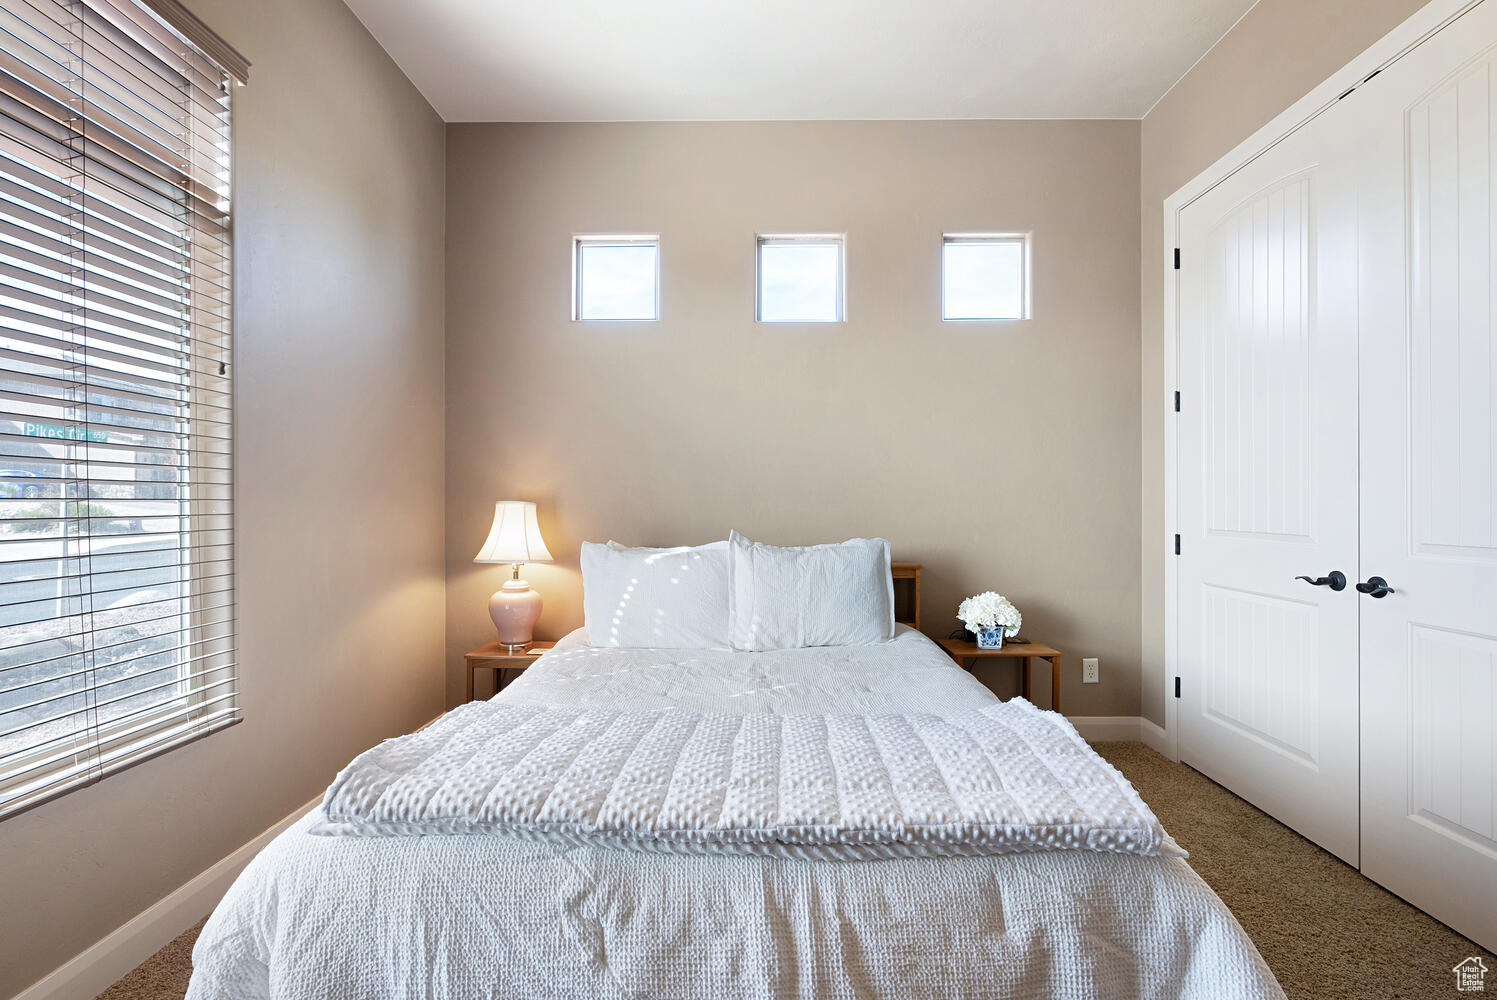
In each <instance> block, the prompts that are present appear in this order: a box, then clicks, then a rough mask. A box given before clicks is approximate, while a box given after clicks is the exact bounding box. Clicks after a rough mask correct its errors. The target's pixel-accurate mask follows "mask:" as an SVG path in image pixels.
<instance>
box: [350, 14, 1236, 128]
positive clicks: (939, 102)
mask: <svg viewBox="0 0 1497 1000" xmlns="http://www.w3.org/2000/svg"><path fill="white" fill-rule="evenodd" d="M345 2H346V3H347V4H348V6H349V7H351V8H352V9H353V11H354V13H355V14H357V15H358V17H359V18H360V20H362V21H363V22H364V24H365V25H366V26H367V27H368V28H369V30H370V32H372V33H373V35H374V37H375V38H376V39H378V40H379V43H380V44H381V45H383V46H384V47H385V49H386V50H387V51H388V52H389V53H390V55H391V56H393V57H394V59H395V61H396V62H397V63H398V64H399V65H400V68H401V69H402V70H404V71H405V73H406V75H407V76H409V77H410V78H411V80H412V82H414V83H415V84H416V86H417V87H419V88H420V90H421V92H422V94H424V95H425V96H426V99H427V100H428V101H430V102H431V104H432V106H433V107H435V108H436V109H437V111H438V113H440V114H441V115H442V117H443V118H445V119H446V120H447V121H712V120H720V121H735V120H770V119H798V118H811V119H816V118H824V119H860V118H1138V117H1140V116H1142V115H1143V114H1144V112H1146V111H1147V110H1148V109H1149V108H1150V107H1151V106H1152V105H1153V104H1154V102H1155V101H1157V100H1158V99H1159V98H1160V97H1161V96H1163V94H1164V93H1165V92H1166V91H1167V90H1168V89H1169V88H1170V87H1171V86H1172V85H1173V84H1174V82H1175V81H1176V80H1178V79H1179V78H1180V77H1181V76H1182V75H1184V73H1185V72H1186V70H1188V69H1189V68H1190V67H1191V66H1192V65H1193V64H1194V63H1195V61H1196V60H1197V59H1199V58H1200V57H1201V55H1202V54H1204V53H1205V52H1206V50H1207V49H1209V48H1210V47H1211V46H1212V45H1213V44H1214V43H1215V42H1216V40H1217V39H1218V38H1220V37H1221V36H1222V35H1224V34H1225V33H1226V32H1227V30H1228V29H1229V28H1231V26H1232V25H1233V24H1235V23H1236V21H1237V19H1238V18H1239V17H1241V16H1242V14H1243V13H1244V12H1245V11H1246V10H1247V9H1248V8H1249V7H1251V6H1252V2H1253V0H734V2H731V3H725V2H722V0H345Z"/></svg>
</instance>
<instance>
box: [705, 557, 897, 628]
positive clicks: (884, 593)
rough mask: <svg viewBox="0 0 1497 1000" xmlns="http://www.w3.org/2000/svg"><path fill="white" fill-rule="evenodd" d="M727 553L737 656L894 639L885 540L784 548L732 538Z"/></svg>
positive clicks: (891, 583) (730, 615)
mask: <svg viewBox="0 0 1497 1000" xmlns="http://www.w3.org/2000/svg"><path fill="white" fill-rule="evenodd" d="M728 551H729V553H730V556H731V561H732V573H733V583H732V587H731V588H730V589H729V591H728V622H729V635H730V637H731V638H732V641H733V648H734V649H743V650H753V651H758V650H765V649H794V648H798V647H801V646H866V645H869V644H871V643H876V642H887V641H888V640H890V639H892V638H894V580H893V578H892V576H891V575H890V573H889V543H888V542H887V541H885V540H884V539H882V538H854V539H851V540H850V541H846V542H841V543H840V544H837V545H806V546H801V547H796V548H780V547H778V546H774V545H763V544H760V543H758V542H751V541H749V540H748V539H747V538H744V537H743V536H742V535H740V534H739V533H738V532H736V531H735V532H733V533H732V535H730V536H729V538H728Z"/></svg>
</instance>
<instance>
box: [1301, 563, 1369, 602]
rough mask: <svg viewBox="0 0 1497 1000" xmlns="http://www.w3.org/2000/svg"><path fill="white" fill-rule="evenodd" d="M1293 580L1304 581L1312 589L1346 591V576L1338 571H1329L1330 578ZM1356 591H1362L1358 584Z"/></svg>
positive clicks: (1303, 577) (1305, 577)
mask: <svg viewBox="0 0 1497 1000" xmlns="http://www.w3.org/2000/svg"><path fill="white" fill-rule="evenodd" d="M1295 579H1296V580H1303V581H1305V582H1306V583H1308V584H1309V585H1310V586H1312V587H1330V588H1331V589H1332V590H1345V589H1346V574H1345V573H1343V572H1341V571H1340V570H1339V569H1333V570H1331V575H1330V576H1321V577H1316V578H1315V579H1313V580H1312V579H1310V578H1309V577H1308V576H1297V577H1295ZM1357 589H1358V590H1361V589H1362V585H1361V584H1360V583H1359V584H1357ZM1364 593H1365V591H1364ZM1378 596H1382V595H1378Z"/></svg>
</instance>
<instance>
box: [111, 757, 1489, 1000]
mask: <svg viewBox="0 0 1497 1000" xmlns="http://www.w3.org/2000/svg"><path fill="white" fill-rule="evenodd" d="M1097 750H1098V751H1099V752H1100V753H1101V754H1102V756H1104V757H1106V758H1107V759H1108V760H1110V761H1112V762H1113V764H1115V765H1116V766H1117V767H1118V769H1119V770H1121V771H1122V772H1123V773H1124V774H1125V775H1127V776H1128V779H1129V780H1130V781H1132V782H1133V784H1134V786H1135V787H1136V788H1137V789H1138V791H1139V794H1140V795H1142V796H1143V798H1144V801H1145V802H1147V803H1149V805H1150V806H1152V807H1153V809H1154V811H1155V813H1157V814H1158V816H1159V819H1160V820H1161V821H1162V822H1163V823H1164V826H1165V829H1167V830H1169V831H1170V833H1172V834H1174V836H1175V839H1176V840H1178V841H1179V842H1180V844H1181V845H1182V846H1183V847H1184V848H1185V849H1186V850H1188V851H1190V863H1191V864H1192V865H1193V866H1194V867H1195V870H1196V871H1198V872H1200V874H1201V877H1202V878H1204V879H1205V880H1206V881H1207V882H1209V883H1210V884H1211V887H1212V888H1213V889H1215V890H1216V891H1217V893H1218V894H1219V895H1220V896H1221V898H1222V899H1223V900H1225V901H1226V904H1227V905H1228V906H1229V907H1231V909H1232V912H1233V913H1235V914H1236V915H1237V919H1238V920H1239V921H1241V923H1242V926H1243V927H1244V928H1245V929H1246V930H1247V932H1248V934H1249V936H1251V937H1252V939H1253V942H1254V943H1255V944H1257V946H1258V950H1259V951H1260V952H1262V954H1263V957H1264V958H1265V959H1266V960H1267V961H1268V964H1269V967H1270V968H1272V969H1273V971H1274V974H1275V975H1277V976H1278V977H1279V982H1280V983H1282V984H1283V986H1284V992H1286V993H1287V994H1289V997H1290V998H1291V1000H1312V998H1313V1000H1342V998H1345V1000H1373V998H1376V1000H1393V998H1425V997H1455V996H1457V995H1459V994H1457V993H1456V992H1455V977H1454V975H1453V974H1452V973H1451V971H1450V970H1451V968H1452V967H1453V966H1454V965H1455V964H1456V963H1457V962H1459V961H1461V959H1463V958H1466V957H1467V956H1470V955H1482V956H1483V957H1484V958H1485V960H1486V964H1487V967H1488V968H1491V969H1497V958H1494V957H1493V956H1492V955H1491V953H1489V952H1485V951H1482V950H1481V949H1479V948H1477V947H1476V945H1474V944H1472V943H1471V942H1470V941H1468V940H1466V939H1465V938H1463V937H1461V936H1460V935H1459V934H1456V933H1455V932H1454V931H1452V930H1450V928H1448V927H1446V926H1445V925H1444V924H1441V923H1440V922H1438V921H1436V920H1434V919H1433V918H1431V917H1428V916H1425V915H1424V914H1423V913H1421V912H1420V911H1418V910H1416V909H1414V908H1413V907H1412V906H1409V905H1408V904H1407V903H1405V902H1403V901H1402V900H1400V899H1399V898H1398V897H1396V896H1394V895H1392V894H1391V893H1389V892H1386V891H1384V890H1383V889H1381V888H1379V887H1378V886H1376V885H1374V884H1373V883H1372V882H1369V881H1368V880H1367V879H1365V878H1363V877H1362V876H1361V874H1360V873H1358V872H1357V871H1356V870H1355V869H1353V868H1350V867H1348V866H1347V865H1345V864H1343V863H1341V862H1340V861H1338V860H1337V859H1336V858H1334V857H1332V856H1331V855H1329V854H1327V853H1326V852H1325V851H1322V850H1321V849H1320V848H1318V847H1316V846H1315V845H1314V844H1311V843H1310V842H1309V841H1308V840H1305V839H1304V838H1303V837H1301V836H1299V835H1298V834H1297V833H1295V832H1293V831H1292V830H1290V829H1289V828H1287V827H1285V826H1282V825H1280V824H1279V823H1277V822H1275V821H1274V820H1272V819H1270V818H1269V817H1268V816H1265V815H1264V814H1263V813H1261V812H1259V811H1258V810H1257V809H1254V808H1253V807H1252V806H1250V805H1248V804H1247V803H1246V802H1244V801H1242V800H1241V799H1239V798H1237V797H1236V796H1235V795H1233V794H1231V793H1230V792H1228V791H1226V790H1225V789H1223V788H1221V787H1220V786H1219V785H1216V784H1213V783H1212V782H1211V781H1208V780H1207V779H1206V778H1203V777H1202V776H1201V775H1199V774H1197V773H1196V772H1195V771H1192V770H1191V769H1190V768H1188V767H1185V766H1183V765H1180V764H1173V763H1171V762H1170V761H1167V760H1165V759H1164V758H1163V757H1161V756H1160V755H1159V754H1157V753H1155V752H1154V751H1152V750H1150V749H1149V748H1147V747H1145V746H1143V745H1142V744H1139V743H1101V744H1098V745H1097ZM201 928H202V924H198V926H196V927H193V928H191V929H190V930H188V931H187V932H186V933H184V934H182V936H181V937H179V938H177V939H176V940H175V941H173V942H172V943H171V944H169V945H167V946H166V947H165V948H163V949H161V950H160V951H159V952H157V953H156V954H155V955H153V956H152V957H151V958H150V959H148V960H147V961H146V962H145V963H143V964H142V965H141V966H140V967H139V968H137V969H136V970H135V971H134V972H132V973H130V974H129V975H128V976H126V977H125V978H124V979H121V980H120V981H119V982H117V983H115V984H114V985H113V986H111V987H110V988H109V989H108V990H107V991H105V992H104V993H103V994H101V995H100V998H99V1000H181V997H182V995H183V993H184V992H185V991H186V989H187V979H188V977H189V976H190V975H191V974H192V942H193V941H194V940H195V939H196V938H197V933H198V931H199V930H200V929H201ZM1488 986H1489V991H1491V992H1497V979H1494V981H1493V982H1492V983H1490V984H1488Z"/></svg>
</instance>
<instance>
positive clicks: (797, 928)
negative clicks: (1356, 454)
mask: <svg viewBox="0 0 1497 1000" xmlns="http://www.w3.org/2000/svg"><path fill="white" fill-rule="evenodd" d="M996 704H997V699H995V698H994V696H993V695H992V694H991V693H990V692H988V690H987V689H986V688H985V687H984V686H983V685H982V684H981V683H979V682H978V681H976V680H975V679H973V678H972V677H971V676H970V675H968V674H967V673H966V672H964V671H963V670H961V669H960V668H959V667H957V666H956V665H955V664H954V663H953V662H952V661H951V660H950V659H949V658H947V657H946V656H945V654H944V653H943V652H942V651H941V650H940V648H939V647H937V646H936V645H935V644H934V643H932V642H931V641H930V640H929V639H927V638H925V637H924V636H923V635H921V634H920V633H919V632H917V631H915V630H913V629H911V628H908V627H905V626H900V627H898V629H897V631H896V633H895V635H894V637H893V639H892V640H890V641H887V642H882V643H874V644H863V645H849V646H831V647H819V648H799V649H783V650H773V651H766V652H752V653H748V652H736V651H732V650H728V649H690V650H683V649H637V648H631V649H614V648H602V647H600V646H594V645H590V644H589V643H588V642H587V637H586V634H585V633H584V632H582V631H581V630H579V631H577V632H574V633H572V634H571V635H569V636H567V637H566V638H565V639H564V640H563V641H561V642H560V643H558V644H557V646H556V648H555V649H554V650H553V651H551V652H548V653H546V654H545V655H543V656H542V657H540V659H539V660H538V661H537V662H536V663H535V664H534V665H533V666H532V667H531V668H530V669H529V670H527V671H526V673H525V674H524V675H523V676H522V677H521V678H519V679H518V680H516V681H515V682H513V683H511V684H510V685H509V686H508V687H507V688H506V689H505V690H504V691H503V692H501V693H500V694H499V695H497V696H496V697H495V699H494V702H493V704H492V705H491V706H490V707H488V708H485V709H483V710H482V711H483V712H485V713H488V714H489V715H492V714H494V713H498V712H507V713H519V714H521V715H525V714H526V713H529V714H530V715H535V714H536V713H550V712H554V711H558V710H562V709H565V710H567V711H575V712H582V713H586V712H588V711H589V710H597V711H609V712H618V711H621V710H627V711H634V712H641V713H648V712H655V713H666V714H667V715H669V714H670V713H686V714H691V713H696V714H701V715H703V716H710V717H712V718H716V719H724V718H727V719H731V718H734V717H745V718H747V717H756V718H757V717H781V719H782V721H785V722H787V723H789V722H794V721H796V719H797V718H798V717H815V716H820V715H823V714H826V713H840V714H842V715H844V716H845V715H849V714H851V715H858V714H864V715H870V716H874V715H880V714H882V715H889V714H891V713H893V714H896V715H900V716H901V717H903V716H906V715H912V714H920V715H922V716H948V715H956V714H959V713H964V712H966V713H970V712H972V711H974V710H981V711H997V709H995V708H994V707H993V706H995V705H996ZM1013 707H1014V708H1015V709H1018V708H1022V709H1023V710H1024V711H1025V712H1031V713H1033V715H1032V716H1029V715H1025V716H1024V718H1032V719H1035V720H1038V721H1039V722H1043V723H1044V724H1045V725H1047V726H1049V727H1050V730H1051V731H1052V732H1054V733H1056V734H1058V735H1057V737H1056V738H1057V739H1059V740H1060V742H1061V743H1062V744H1064V745H1065V748H1066V752H1067V753H1072V754H1074V755H1078V756H1076V757H1075V758H1074V759H1078V760H1079V759H1081V757H1080V756H1079V755H1086V758H1085V759H1086V763H1087V765H1088V766H1089V767H1095V766H1096V765H1097V764H1100V765H1101V766H1102V767H1107V765H1106V764H1105V762H1101V760H1100V758H1096V757H1095V755H1094V754H1092V752H1091V751H1090V750H1089V749H1087V748H1085V745H1084V744H1083V743H1082V742H1081V740H1080V737H1079V736H1076V735H1075V732H1074V730H1071V729H1070V727H1069V725H1068V724H1066V723H1064V722H1063V721H1062V720H1060V717H1059V716H1054V715H1052V714H1051V713H1044V712H1040V711H1039V710H1038V709H1034V708H1032V706H1028V705H1027V703H1026V704H1025V705H1023V706H1013ZM457 713H463V717H464V718H476V717H477V714H478V713H477V711H476V710H475V706H464V707H462V708H459V709H455V710H454V712H453V713H449V715H453V716H456V715H457ZM758 721H761V722H762V721H763V720H762V719H760V720H758ZM453 724H454V725H456V721H454V723H453ZM432 728H436V727H435V726H434V727H432ZM1067 734H1069V735H1067ZM1068 741H1071V742H1073V743H1074V746H1071V742H1068ZM385 746H386V747H388V746H389V744H386V745H385ZM386 763H388V758H386ZM1112 774H1113V775H1115V774H1116V773H1115V772H1112ZM341 780H342V777H341V776H340V781H341ZM1117 780H1118V781H1121V778H1117ZM1123 784H1126V782H1124V783H1123ZM1130 787H1131V786H1130ZM330 797H331V793H330ZM321 812H322V810H319V811H318V812H314V813H313V814H312V815H309V816H307V817H306V818H304V819H303V820H302V821H300V822H299V823H297V824H296V825H295V826H293V827H292V828H290V829H288V830H287V831H286V832H284V833H283V834H281V835H280V836H279V837H277V838H276V840H275V841H274V842H272V843H271V844H270V845H269V846H268V847H266V849H265V850H264V851H263V852H262V853H261V854H260V855H259V856H258V857H257V858H256V859H255V860H254V861H253V862H252V863H251V864H250V865H249V867H248V868H247V869H246V870H245V871H244V872H243V873H242V874H241V876H240V877H239V879H238V880H237V881H236V882H235V884H234V885H233V887H232V888H231V889H230V891H229V893H228V894H227V895H226V896H225V898H224V899H223V901H222V903H221V904H220V905H219V907H218V908H217V909H216V911H215V912H214V914H213V915H212V917H211V918H210V919H209V921H208V923H207V925H206V926H205V928H204V929H203V932H202V934H201V936H200V937H199V938H198V942H197V945H196V948H195V949H194V952H193V963H194V973H193V978H192V983H191V987H190V989H189V992H188V997H189V998H191V1000H209V998H275V1000H312V998H319V1000H337V998H350V1000H352V998H373V997H441V998H452V1000H459V998H479V997H483V998H495V1000H497V998H510V997H514V998H520V997H525V998H535V997H569V998H573V997H575V998H603V997H609V998H618V997H649V998H681V1000H694V998H703V1000H705V998H712V1000H726V998H740V997H741V998H770V997H775V998H789V997H804V998H809V997H818V998H820V997H828V998H843V997H846V998H854V997H857V998H865V997H891V998H892V997H898V998H909V997H932V998H935V997H940V998H963V997H1015V998H1022V997H1033V998H1054V997H1062V998H1064V997H1076V998H1081V997H1148V998H1161V1000H1162V998H1194V997H1200V998H1211V1000H1226V998H1276V997H1282V995H1283V994H1282V992H1281V991H1280V989H1279V987H1278V985H1277V983H1276V982H1275V980H1274V977H1273V975H1272V974H1271V973H1270V971H1269V970H1268V968H1267V967H1266V966H1265V965H1264V963H1263V961H1262V959H1261V958H1260V957H1259V955H1258V953H1257V951H1256V949H1255V948H1254V947H1253V945H1252V943H1251V942H1250V941H1249V940H1248V938H1247V936H1246V935H1245V934H1244V932H1243V931H1242V929H1241V927H1240V926H1239V925H1238V924H1237V922H1236V920H1235V919H1234V918H1233V917H1232V915H1231V913H1230V912H1229V911H1228V910H1227V909H1226V907H1225V906H1224V905H1223V903H1222V902H1221V901H1220V900H1219V899H1218V898H1217V897H1216V895H1215V894H1214V893H1213V892H1212V891H1211V889H1210V888H1209V887H1208V886H1207V885H1206V884H1205V883H1204V882H1203V881H1202V880H1201V879H1200V878H1199V877H1198V876H1197V875H1196V874H1195V873H1194V871H1192V870H1191V868H1190V866H1189V864H1188V863H1187V862H1186V861H1185V860H1184V859H1183V858H1181V857H1179V856H1174V855H1171V854H1169V853H1163V854H1154V855H1150V856H1141V855H1137V854H1127V853H1109V852H1106V851H1100V852H1099V851H1092V850H1021V851H1019V852H1018V853H1004V854H999V855H985V856H953V857H932V856H912V857H892V858H887V859H881V860H851V861H849V860H805V859H800V858H796V857H782V856H756V855H752V854H742V853H733V852H721V853H719V852H714V851H713V850H712V849H711V848H710V847H708V848H704V849H700V850H697V851H694V852H685V853H676V852H651V851H641V850H627V849H617V848H615V847H610V846H607V845H604V844H595V843H587V842H577V841H566V840H548V839H545V838H542V839H526V838H521V837H513V836H504V835H500V834H494V833H463V834H430V833H428V834H425V835H405V836H402V835H383V836H328V835H319V833H318V832H317V831H318V830H319V828H320V827H319V825H320V824H321V825H323V826H325V825H326V824H327V823H328V817H327V816H325V815H320V813H321ZM321 832H322V833H326V832H327V830H326V829H321Z"/></svg>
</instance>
